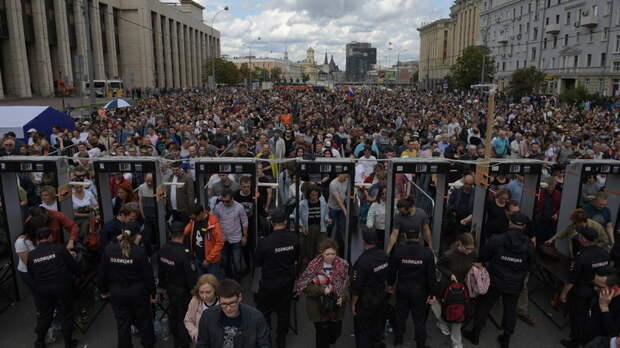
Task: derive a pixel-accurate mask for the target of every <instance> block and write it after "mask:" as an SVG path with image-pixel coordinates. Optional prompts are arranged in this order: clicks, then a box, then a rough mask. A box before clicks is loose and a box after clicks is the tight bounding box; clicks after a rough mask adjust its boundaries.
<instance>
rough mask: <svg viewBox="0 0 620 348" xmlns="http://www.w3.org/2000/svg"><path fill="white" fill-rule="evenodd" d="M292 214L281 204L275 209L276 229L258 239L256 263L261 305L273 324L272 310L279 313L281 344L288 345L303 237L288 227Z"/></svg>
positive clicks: (272, 214) (278, 342)
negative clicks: (260, 275) (296, 271)
mask: <svg viewBox="0 0 620 348" xmlns="http://www.w3.org/2000/svg"><path fill="white" fill-rule="evenodd" d="M288 219H289V214H287V212H286V211H285V210H284V209H281V208H277V209H275V210H274V211H273V212H272V213H271V222H272V224H273V232H272V233H271V234H269V235H268V236H267V237H265V238H263V239H261V240H260V241H259V242H258V246H257V249H256V267H257V268H258V267H260V268H261V271H262V278H261V280H260V285H259V290H258V296H257V307H258V309H259V310H260V311H261V312H263V315H264V316H265V319H267V323H268V324H269V325H270V326H271V320H270V318H271V313H272V312H273V311H275V312H276V314H277V315H278V328H277V340H276V343H277V347H278V348H284V347H286V334H287V333H288V328H289V321H290V312H291V300H292V298H293V286H294V284H295V278H296V274H295V269H296V262H297V259H298V257H299V241H298V239H297V236H296V235H295V233H293V232H291V231H290V229H289V228H288Z"/></svg>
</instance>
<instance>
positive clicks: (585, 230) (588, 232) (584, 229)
mask: <svg viewBox="0 0 620 348" xmlns="http://www.w3.org/2000/svg"><path fill="white" fill-rule="evenodd" d="M577 233H579V234H580V235H582V236H583V238H585V239H586V240H588V241H590V242H594V241H595V240H596V239H597V238H598V233H596V230H595V229H593V228H592V227H590V226H578V227H577Z"/></svg>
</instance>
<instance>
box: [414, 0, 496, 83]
mask: <svg viewBox="0 0 620 348" xmlns="http://www.w3.org/2000/svg"><path fill="white" fill-rule="evenodd" d="M487 1H488V0H487ZM481 7H482V0H456V1H455V2H454V4H453V5H452V6H451V7H450V18H442V19H439V20H437V21H434V22H432V23H429V24H427V25H424V26H422V27H420V28H418V31H419V32H420V70H419V71H420V74H419V81H420V82H419V86H420V87H421V88H425V89H426V88H435V87H439V86H443V81H444V80H445V77H446V76H447V75H448V74H449V73H450V66H452V65H453V64H454V63H456V60H457V59H458V57H460V56H461V54H462V53H463V50H464V49H465V48H466V47H468V46H472V45H480V11H481Z"/></svg>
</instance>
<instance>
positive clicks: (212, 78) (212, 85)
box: [209, 6, 228, 90]
mask: <svg viewBox="0 0 620 348" xmlns="http://www.w3.org/2000/svg"><path fill="white" fill-rule="evenodd" d="M224 11H228V6H225V7H224V8H223V9H221V10H219V11H218V12H217V13H216V14H214V15H213V18H212V19H211V37H212V38H213V25H214V24H215V17H217V15H219V14H220V13H222V12H224ZM213 45H214V46H215V42H214V43H213ZM209 88H210V89H211V90H214V89H215V47H213V57H211V76H210V77H209Z"/></svg>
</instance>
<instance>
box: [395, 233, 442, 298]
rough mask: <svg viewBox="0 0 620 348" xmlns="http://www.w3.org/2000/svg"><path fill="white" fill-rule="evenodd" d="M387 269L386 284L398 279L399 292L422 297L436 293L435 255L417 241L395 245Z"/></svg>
mask: <svg viewBox="0 0 620 348" xmlns="http://www.w3.org/2000/svg"><path fill="white" fill-rule="evenodd" d="M388 270H389V271H388V284H389V285H390V286H392V285H394V283H395V282H396V280H397V279H398V288H397V291H398V292H399V293H405V294H413V295H420V296H424V297H427V296H428V295H430V294H432V295H434V296H435V295H437V293H436V292H437V273H436V272H435V256H434V255H433V252H432V251H431V250H430V249H429V248H426V247H424V246H423V245H420V243H419V242H407V243H406V244H403V245H399V246H398V247H396V248H395V249H394V251H393V252H392V254H391V255H390V261H389V267H388Z"/></svg>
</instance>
